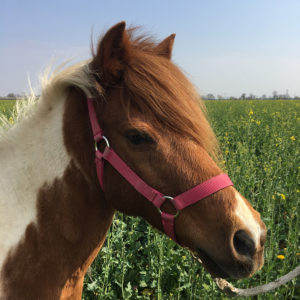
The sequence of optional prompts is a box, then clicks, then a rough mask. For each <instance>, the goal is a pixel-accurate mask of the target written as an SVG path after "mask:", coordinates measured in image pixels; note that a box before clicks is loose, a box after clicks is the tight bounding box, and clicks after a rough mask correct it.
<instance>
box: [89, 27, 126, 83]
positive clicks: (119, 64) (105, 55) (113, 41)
mask: <svg viewBox="0 0 300 300" xmlns="http://www.w3.org/2000/svg"><path fill="white" fill-rule="evenodd" d="M125 26H126V23H125V22H120V23H118V24H116V25H115V26H113V27H111V28H110V29H109V30H108V31H107V33H106V34H105V35H104V37H103V38H102V39H101V41H100V42H99V44H98V48H97V53H96V54H94V58H93V60H92V62H91V64H90V66H91V69H92V70H93V71H94V72H96V73H97V75H99V77H100V78H101V84H104V85H110V84H113V83H115V82H117V81H118V80H119V79H120V78H121V76H122V74H123V72H124V70H125V68H126V65H127V64H128V61H129V50H130V42H129V38H128V35H127V32H126V30H125Z"/></svg>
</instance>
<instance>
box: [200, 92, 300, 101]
mask: <svg viewBox="0 0 300 300" xmlns="http://www.w3.org/2000/svg"><path fill="white" fill-rule="evenodd" d="M201 98H202V99H204V100H276V99H277V100H278V99H281V100H300V97H299V96H294V97H291V96H290V95H289V93H288V91H286V93H285V94H279V93H278V92H277V91H274V92H273V93H272V95H271V96H267V95H266V94H263V95H261V96H256V95H254V94H252V93H250V94H248V95H247V94H246V93H243V94H241V96H239V97H234V96H230V97H224V96H222V95H216V96H215V95H214V94H211V93H209V94H207V95H201Z"/></svg>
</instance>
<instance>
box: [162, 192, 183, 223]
mask: <svg viewBox="0 0 300 300" xmlns="http://www.w3.org/2000/svg"><path fill="white" fill-rule="evenodd" d="M162 198H164V199H168V200H170V202H171V203H172V204H173V206H174V208H175V209H176V214H175V215H173V216H174V219H175V218H176V217H178V215H179V213H180V210H178V209H177V208H176V206H175V205H174V201H173V200H174V198H173V197H171V196H162ZM164 203H165V201H164V202H163V203H162V204H161V205H163V204H164ZM160 208H161V206H160V207H157V210H158V212H159V214H160V215H162V213H163V211H162V210H161V209H160Z"/></svg>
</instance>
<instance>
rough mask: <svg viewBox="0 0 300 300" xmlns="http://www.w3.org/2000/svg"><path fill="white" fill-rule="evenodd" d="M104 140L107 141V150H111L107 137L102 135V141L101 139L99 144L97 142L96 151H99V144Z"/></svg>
mask: <svg viewBox="0 0 300 300" xmlns="http://www.w3.org/2000/svg"><path fill="white" fill-rule="evenodd" d="M102 140H104V141H105V144H106V147H107V148H110V146H109V141H108V139H107V137H106V136H104V135H102V137H101V139H100V140H99V141H98V142H96V141H95V150H96V151H98V150H99V149H98V143H100V142H101V141H102Z"/></svg>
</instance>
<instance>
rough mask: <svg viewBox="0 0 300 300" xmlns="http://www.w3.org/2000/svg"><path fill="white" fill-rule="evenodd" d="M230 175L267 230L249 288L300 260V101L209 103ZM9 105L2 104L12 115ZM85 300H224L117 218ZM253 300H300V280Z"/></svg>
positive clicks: (153, 235) (178, 258)
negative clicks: (260, 264) (261, 262)
mask: <svg viewBox="0 0 300 300" xmlns="http://www.w3.org/2000/svg"><path fill="white" fill-rule="evenodd" d="M206 105H207V109H208V112H209V116H210V120H211V124H212V126H213V128H214V130H215V132H216V134H217V136H218V138H219V141H220V144H221V148H222V151H223V154H224V164H225V166H226V167H225V168H226V171H227V172H228V173H229V175H230V177H231V179H232V180H233V182H234V183H235V186H236V188H237V189H238V190H239V191H240V192H241V193H242V194H243V195H244V196H245V197H246V198H247V199H248V200H249V201H250V202H251V203H252V205H253V206H254V207H255V208H256V209H257V210H258V211H259V212H260V213H261V215H262V218H263V220H264V221H265V223H266V225H267V227H268V238H267V242H266V245H265V249H266V251H265V265H264V267H263V269H262V270H261V271H259V272H258V273H256V274H255V275H254V276H253V277H252V278H251V279H247V280H239V281H235V282H233V283H234V285H235V286H237V287H240V288H246V287H249V286H256V285H260V284H264V283H267V282H270V281H273V280H274V279H276V278H277V277H280V276H282V275H284V274H285V273H287V272H289V271H290V270H292V269H293V268H295V267H296V266H297V265H299V263H300V234H299V232H300V201H299V200H300V191H299V190H300V101H289V100H282V101H281V100H274V101H273V100H272V101H259V100H257V101H248V100H247V101H246V100H243V101H229V100H228V101H226V100H225V101H207V102H206ZM11 106H12V104H10V103H7V102H5V101H0V113H1V111H2V112H3V113H5V114H6V115H7V116H8V117H9V112H10V109H11ZM83 299H85V300H88V299H89V300H92V299H101V300H106V299H113V300H116V299H152V300H154V299H155V300H156V299H157V300H159V299H161V300H162V299H164V300H169V299H178V300H179V299H180V300H181V299H183V300H186V299H190V300H192V299H226V297H225V296H223V294H221V293H220V292H219V291H218V289H217V287H216V285H215V284H214V282H213V281H212V280H211V277H210V275H209V274H208V273H206V272H205V271H204V270H203V268H202V267H201V266H200V265H199V264H198V263H197V262H196V261H194V260H193V259H192V258H191V256H190V255H189V253H188V251H186V250H184V249H181V248H180V247H179V246H177V245H176V244H175V243H174V242H173V241H171V240H170V239H169V238H167V237H165V236H163V235H161V234H159V233H157V232H156V231H155V230H152V229H151V228H150V227H149V226H148V225H147V224H146V223H145V222H144V221H143V220H140V219H138V218H131V217H127V216H125V215H122V214H117V216H116V217H115V220H114V222H113V225H112V227H111V230H110V232H109V234H108V237H107V240H106V243H105V245H104V247H103V249H102V251H101V252H100V254H99V255H98V257H97V259H96V260H95V262H94V263H93V265H92V268H91V269H90V270H89V272H88V274H87V276H86V278H85V287H84V295H83ZM249 299H250V298H249ZM255 299H270V300H271V299H291V300H292V299H300V279H294V280H293V281H291V282H290V283H288V284H286V285H284V286H283V287H281V288H279V289H277V290H276V291H274V292H272V293H269V294H265V295H262V296H258V297H256V298H255Z"/></svg>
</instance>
